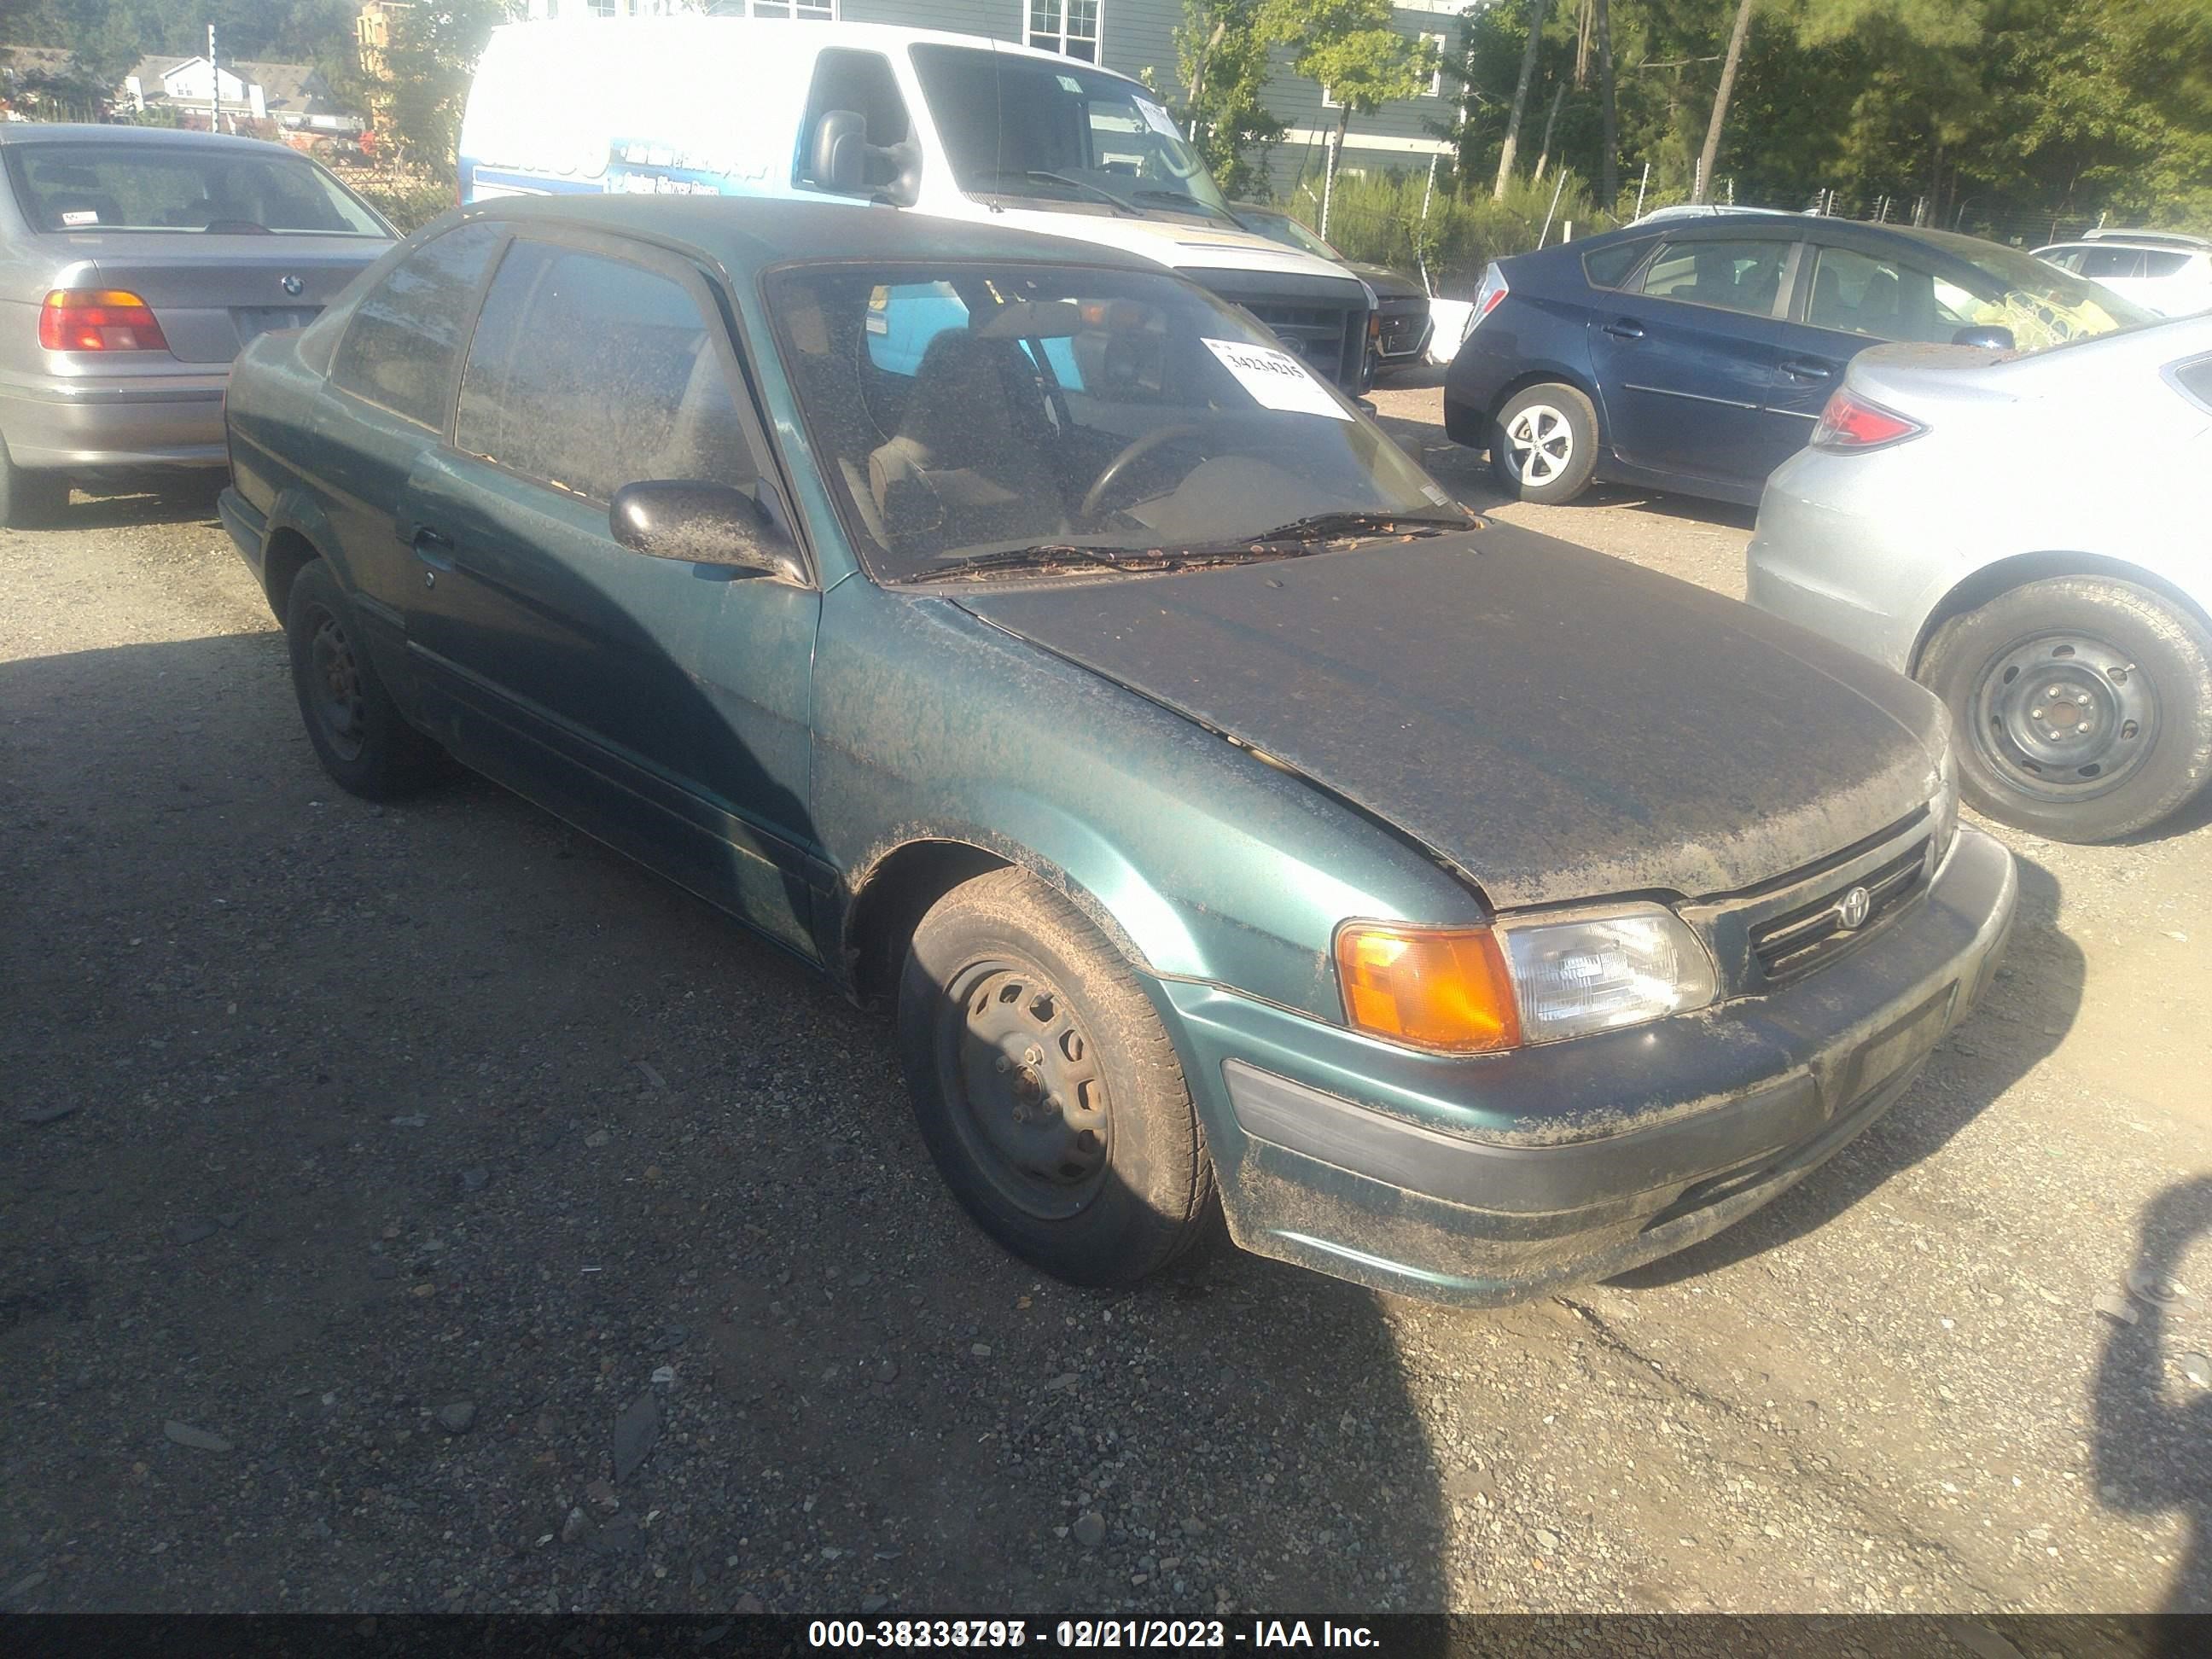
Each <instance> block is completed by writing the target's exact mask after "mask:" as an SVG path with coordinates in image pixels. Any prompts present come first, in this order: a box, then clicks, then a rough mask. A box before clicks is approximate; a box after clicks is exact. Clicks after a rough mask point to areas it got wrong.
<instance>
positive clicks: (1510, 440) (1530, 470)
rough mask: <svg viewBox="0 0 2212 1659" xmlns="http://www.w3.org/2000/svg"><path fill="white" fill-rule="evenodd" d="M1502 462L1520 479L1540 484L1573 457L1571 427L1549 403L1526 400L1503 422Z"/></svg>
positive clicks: (1555, 475) (1558, 473) (1572, 430)
mask: <svg viewBox="0 0 2212 1659" xmlns="http://www.w3.org/2000/svg"><path fill="white" fill-rule="evenodd" d="M1505 444H1506V447H1507V449H1508V450H1509V451H1510V459H1508V460H1507V462H1506V465H1508V466H1510V468H1511V469H1512V470H1513V476H1514V477H1516V478H1518V479H1519V480H1520V481H1521V482H1522V483H1524V484H1528V485H1532V486H1534V487H1535V488H1539V489H1541V488H1542V487H1543V486H1544V485H1545V484H1547V483H1551V482H1552V480H1553V479H1554V478H1556V477H1559V475H1560V474H1561V473H1562V472H1565V471H1566V470H1567V465H1568V463H1570V462H1571V461H1572V460H1573V459H1574V455H1575V430H1574V428H1572V427H1571V426H1569V425H1568V424H1567V417H1566V416H1565V414H1564V413H1563V412H1561V411H1560V410H1559V409H1557V408H1556V407H1554V406H1553V405H1552V404H1529V405H1528V407H1527V408H1525V409H1523V410H1521V411H1520V412H1519V413H1517V414H1516V415H1515V416H1514V417H1513V418H1512V420H1511V421H1510V422H1507V423H1506V427H1505Z"/></svg>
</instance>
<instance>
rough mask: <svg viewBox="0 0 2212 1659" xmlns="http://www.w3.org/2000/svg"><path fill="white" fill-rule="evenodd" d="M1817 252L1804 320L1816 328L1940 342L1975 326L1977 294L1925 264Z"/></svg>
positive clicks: (1847, 251)
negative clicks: (1961, 330) (1811, 288)
mask: <svg viewBox="0 0 2212 1659" xmlns="http://www.w3.org/2000/svg"><path fill="white" fill-rule="evenodd" d="M1813 253H1814V263H1813V291H1812V296H1811V298H1810V299H1809V300H1808V301H1807V302H1806V307H1805V320H1806V321H1807V322H1808V323H1810V324H1811V325H1813V326H1814V328H1826V329H1833V330H1835V331H1837V332H1838V333H1839V334H1863V335H1864V336H1866V337H1868V338H1869V339H1873V340H1913V341H1918V342H1921V343H1925V344H1929V345H1941V344H1943V343H1946V342H1948V340H1949V339H1950V338H1951V337H1952V336H1953V335H1954V334H1956V333H1957V332H1958V331H1960V329H1962V328H1966V327H1969V326H1971V325H1972V320H1973V315H1974V311H1975V300H1974V296H1973V295H1972V294H1970V293H1968V292H1967V291H1966V289H1962V288H1960V287H1959V286H1958V285H1957V284H1956V283H1951V282H1948V281H1946V280H1945V279H1944V278H1942V277H1941V276H1937V275H1936V273H1935V272H1934V271H1932V270H1928V269H1927V268H1926V267H1925V266H1923V265H1920V264H1915V263H1913V262H1911V261H1910V260H1905V259H1897V258H1876V257H1875V256H1874V255H1872V254H1869V253H1862V252H1859V251H1858V250H1857V248H1846V247H1822V248H1815V249H1814V250H1813Z"/></svg>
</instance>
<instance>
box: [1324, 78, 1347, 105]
mask: <svg viewBox="0 0 2212 1659" xmlns="http://www.w3.org/2000/svg"><path fill="white" fill-rule="evenodd" d="M1321 106H1322V108H1323V109H1342V108H1343V107H1344V106H1343V105H1341V104H1340V103H1338V102H1337V101H1336V94H1334V93H1333V92H1331V91H1330V90H1329V89H1328V85H1327V83H1326V82H1324V83H1323V84H1322V89H1321Z"/></svg>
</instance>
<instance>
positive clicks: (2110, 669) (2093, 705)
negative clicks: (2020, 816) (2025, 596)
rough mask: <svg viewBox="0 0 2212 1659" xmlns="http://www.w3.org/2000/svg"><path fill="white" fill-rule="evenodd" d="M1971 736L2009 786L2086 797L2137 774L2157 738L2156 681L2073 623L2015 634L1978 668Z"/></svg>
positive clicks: (2043, 795)
mask: <svg viewBox="0 0 2212 1659" xmlns="http://www.w3.org/2000/svg"><path fill="white" fill-rule="evenodd" d="M1974 715H1975V718H1974V720H1973V721H1972V731H1973V739H1974V743H1975V744H1976V747H1977V748H1978V750H1979V752H1980V754H1981V755H1982V757H1983V758H1984V760H1985V761H1986V762H1987V763H1989V764H1990V765H1991V766H1992V767H1994V768H1995V769H1996V770H1997V771H1998V772H1999V773H2000V774H2001V775H2002V776H2003V777H2004V779H2005V780H2006V781H2007V782H2008V783H2009V784H2010V785H2011V786H2012V787H2014V788H2015V789H2018V790H2020V791H2021V793H2025V794H2029V795H2033V796H2036V797H2039V799H2045V800H2050V801H2069V800H2086V799H2091V798H2093V797H2094V796H2098V795H2102V794H2106V793H2110V792H2111V791H2112V790H2115V789H2118V788H2119V787H2121V786H2122V785H2123V784H2124V783H2126V782H2127V781H2128V780H2129V779H2130V778H2131V777H2132V776H2134V775H2135V774H2136V770H2137V769H2139V768H2140V767H2141V766H2142V763H2144V761H2145V760H2147V759H2148V757H2149V756H2150V753H2151V751H2152V750H2153V748H2154V746H2155V745H2156V743H2157V740H2158V728H2159V698H2158V688H2157V687H2156V686H2155V685H2154V684H2153V683H2152V681H2151V678H2150V676H2149V674H2148V672H2146V671H2144V670H2143V669H2142V667H2140V666H2139V665H2137V664H2136V663H2135V662H2132V661H2130V659H2129V658H2128V656H2127V654H2126V653H2124V652H2123V651H2121V650H2120V649H2119V648H2118V647H2116V646H2113V645H2111V644H2108V643H2107V642H2106V641H2103V640H2100V639H2099V638H2097V637H2096V636H2095V635H2090V634H2083V633H2079V632H2075V631H2071V630H2068V631H2059V632H2052V633H2047V634H2040V635H2036V636H2034V637H2033V638H2031V639H2027V640H2022V641H2019V642H2018V643H2017V644H2015V645H2013V646H2011V647H2008V648H2007V649H2006V650H2005V651H2003V652H2002V653H2000V654H1999V655H1997V656H1996V657H1995V658H1993V659H1991V660H1990V663H1989V664H1988V665H1987V666H1986V667H1984V669H1983V671H1982V674H1981V678H1980V680H1979V682H1978V684H1977V685H1976V687H1975V690H1974Z"/></svg>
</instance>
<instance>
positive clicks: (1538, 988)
mask: <svg viewBox="0 0 2212 1659" xmlns="http://www.w3.org/2000/svg"><path fill="white" fill-rule="evenodd" d="M1336 961H1337V972H1338V974H1339V975H1340V978H1341V979H1342V981H1343V985H1344V1006H1345V1015H1346V1018H1347V1019H1348V1020H1349V1021H1350V1022H1351V1024H1352V1026H1353V1027H1354V1028H1355V1029H1356V1030H1362V1031H1365V1032H1367V1033H1368V1034H1369V1035H1370V1036H1379V1037H1383V1038H1385V1039H1386V1040H1388V1041H1390V1042H1401V1043H1404V1044H1406V1045H1407V1046H1408V1047H1411V1048H1426V1049H1429V1050H1431V1051H1433V1052H1436V1053H1440V1054H1484V1053H1490V1052H1493V1051H1495V1050H1498V1049H1503V1048H1519V1047H1521V1046H1522V1044H1524V1043H1531V1042H1559V1040H1561V1039H1562V1038H1565V1037H1572V1036H1584V1035H1586V1034H1587V1033H1589V1032H1591V1031H1604V1030H1613V1028H1615V1027H1617V1026H1622V1025H1637V1024H1642V1023H1643V1022H1644V1021H1645V1020H1651V1019H1658V1018H1662V1017H1663V1016H1665V1015H1668V1014H1677V1013H1683V1012H1688V1011H1689V1010H1691V1009H1693V1008H1703V1007H1705V1006H1707V1005H1708V1004H1710V1003H1711V1001H1712V1000H1713V999H1714V998H1715V997H1716V996H1717V994H1719V987H1718V982H1717V978H1716V976H1715V975H1714V972H1713V963H1712V958H1711V957H1710V956H1708V955H1707V954H1706V952H1705V945H1703V944H1702V943H1701V942H1700V941H1699V939H1698V936H1697V934H1696V933H1693V932H1692V931H1691V928H1690V927H1689V925H1688V924H1687V923H1686V922H1685V921H1683V920H1682V919H1681V918H1680V916H1677V915H1675V914H1674V912H1673V911H1671V910H1669V909H1668V908H1666V907H1665V906H1663V905H1658V904H1626V905H1621V906H1618V907H1616V908H1610V909H1607V910H1605V911H1602V912H1586V913H1583V914H1581V915H1561V916H1557V917H1547V918H1541V919H1532V920H1529V921H1504V922H1500V923H1499V924H1498V926H1497V927H1463V928H1443V927H1407V926H1405V925H1403V924H1394V923H1388V922H1347V923H1346V924H1345V926H1344V927H1340V929H1338V931H1337V939H1336Z"/></svg>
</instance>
